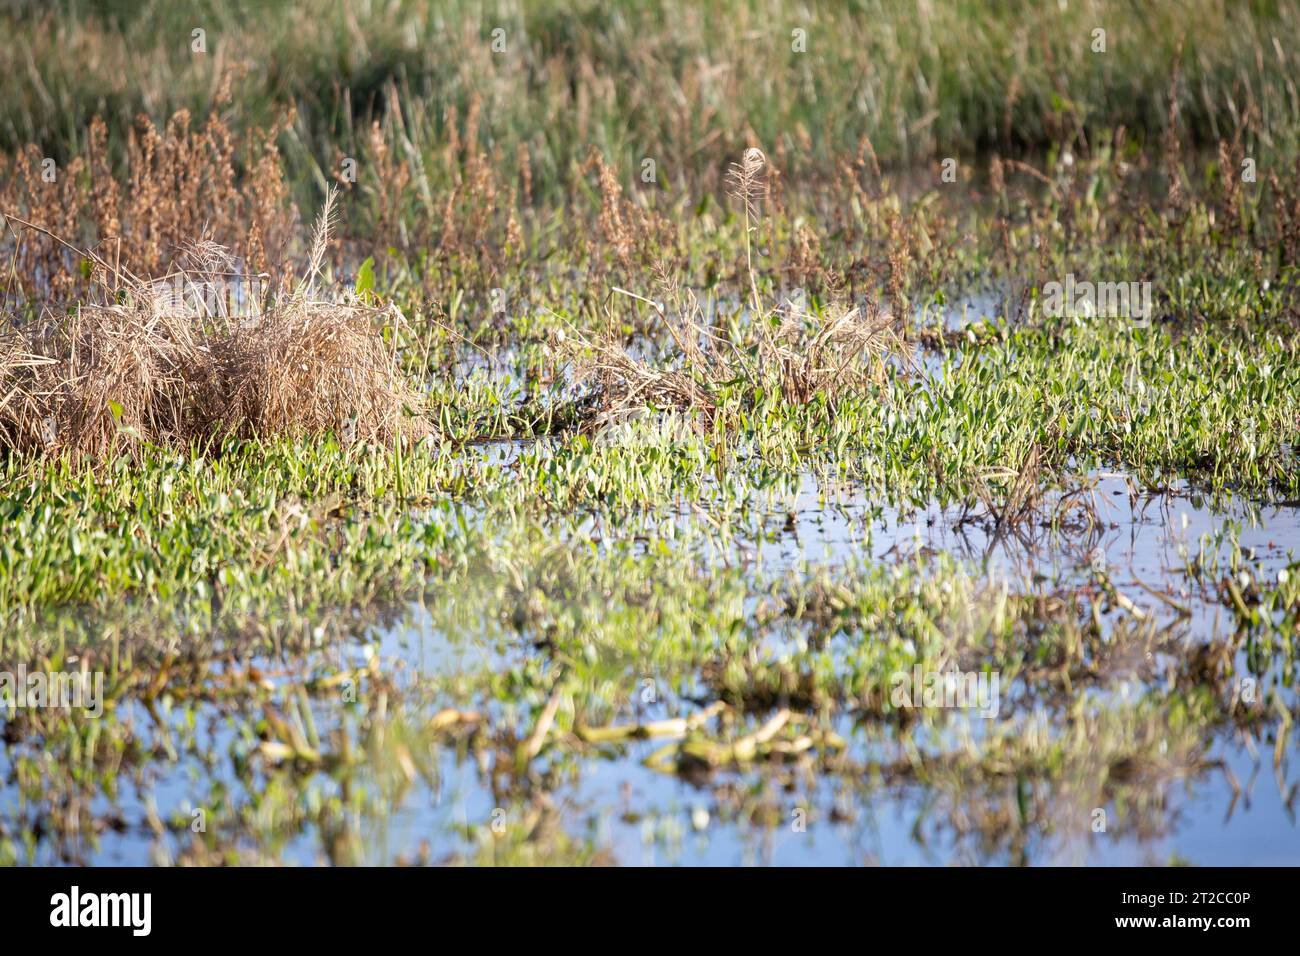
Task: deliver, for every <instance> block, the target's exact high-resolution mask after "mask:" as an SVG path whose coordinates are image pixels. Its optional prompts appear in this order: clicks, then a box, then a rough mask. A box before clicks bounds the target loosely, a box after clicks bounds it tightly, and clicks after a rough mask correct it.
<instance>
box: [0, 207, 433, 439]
mask: <svg viewBox="0 0 1300 956" xmlns="http://www.w3.org/2000/svg"><path fill="white" fill-rule="evenodd" d="M334 199H335V197H334V193H332V192H331V193H330V195H329V196H328V197H327V199H326V203H325V207H324V209H323V211H322V212H321V215H320V217H319V219H318V220H317V223H316V228H315V231H314V235H313V240H312V246H311V257H310V261H309V264H308V267H307V271H306V274H305V275H304V277H303V278H302V279H301V280H300V281H299V282H297V284H296V285H294V286H293V287H292V288H290V289H288V290H279V291H276V292H274V293H272V294H265V295H264V294H262V292H261V291H260V287H259V284H258V281H257V280H258V277H256V276H249V275H245V274H241V273H240V272H238V271H237V270H236V269H235V268H234V263H233V262H232V261H231V259H230V257H229V255H228V254H227V253H226V252H225V250H224V249H223V247H221V246H219V245H217V244H216V243H214V242H211V241H209V240H200V241H198V242H194V243H190V244H189V246H188V249H187V252H186V255H185V256H184V264H183V265H182V266H181V267H180V268H179V269H177V270H176V271H174V272H172V273H170V274H168V275H167V276H165V277H163V278H162V279H154V280H142V279H140V278H138V277H136V276H135V275H133V274H132V273H130V272H128V271H126V270H123V269H121V268H120V267H116V266H113V265H110V264H109V263H108V262H107V261H105V260H104V259H102V258H100V257H99V256H98V255H97V254H95V253H94V252H80V251H79V250H78V253H79V254H80V255H82V256H84V258H85V260H86V261H87V262H90V263H92V268H93V272H94V279H95V282H94V287H95V289H96V290H97V293H98V294H97V295H96V296H95V297H94V298H93V299H91V300H88V301H85V302H83V303H81V304H80V305H78V307H77V308H76V309H75V311H73V312H72V313H71V314H70V315H67V316H56V315H54V314H52V313H50V312H49V311H46V312H45V313H43V315H42V317H41V319H40V320H39V321H34V322H29V323H27V324H25V325H22V324H20V321H19V319H18V317H17V316H13V315H10V316H6V317H5V318H4V330H3V331H2V332H0V454H4V455H11V456H12V455H18V456H24V457H37V458H49V457H56V456H66V457H67V458H68V459H70V460H73V461H87V460H88V461H91V462H94V463H102V462H106V461H108V460H110V459H112V458H114V457H115V456H117V455H120V454H124V453H125V454H128V455H132V456H135V455H138V454H139V452H141V451H142V450H143V449H144V448H145V447H147V446H150V445H162V446H171V447H179V448H195V447H211V446H213V445H217V444H219V443H220V442H222V441H224V440H225V439H227V438H232V437H233V438H247V439H260V438H271V437H290V438H293V437H298V436H302V435H307V434H318V433H324V432H334V433H335V434H336V435H338V436H340V438H341V439H343V440H345V441H348V442H352V441H359V442H366V443H376V444H391V443H393V442H394V441H397V440H399V439H401V438H404V437H405V438H413V437H418V436H419V435H420V434H421V433H423V432H424V431H425V426H423V425H422V424H421V423H420V421H419V420H418V419H417V418H415V417H413V416H412V414H411V413H412V411H413V410H417V409H418V393H417V392H416V390H415V389H414V388H413V386H412V384H411V382H410V381H409V379H408V378H407V377H406V374H405V373H404V372H403V371H402V369H401V367H400V364H399V361H398V356H397V354H396V343H397V340H398V335H397V334H396V332H397V330H398V328H399V326H400V324H401V322H402V316H401V313H400V312H399V311H398V310H397V309H396V308H394V307H391V306H390V307H388V308H381V307H378V306H376V305H373V304H371V303H370V302H369V301H368V300H363V299H360V298H358V297H357V296H356V295H354V294H353V293H351V292H348V293H345V294H341V295H331V296H325V295H323V294H321V293H320V291H319V289H318V285H319V280H320V277H321V273H322V268H323V265H324V257H325V252H326V249H327V247H328V245H329V237H330V230H331V227H332V211H333V207H334ZM12 221H13V222H14V224H15V226H17V227H19V228H23V227H27V226H28V225H29V224H27V223H25V222H23V221H21V220H16V219H14V220H12ZM32 228H39V227H32ZM59 241H62V240H59ZM69 248H70V247H69ZM384 327H388V328H389V330H390V334H389V335H388V336H386V337H385V335H384V334H383V329H384Z"/></svg>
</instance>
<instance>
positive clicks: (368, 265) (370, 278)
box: [357, 256, 375, 297]
mask: <svg viewBox="0 0 1300 956" xmlns="http://www.w3.org/2000/svg"><path fill="white" fill-rule="evenodd" d="M374 291H375V258H374V256H369V257H367V258H366V261H365V262H363V263H361V268H360V269H358V270H357V295H359V296H363V297H365V296H370V295H373V294H374Z"/></svg>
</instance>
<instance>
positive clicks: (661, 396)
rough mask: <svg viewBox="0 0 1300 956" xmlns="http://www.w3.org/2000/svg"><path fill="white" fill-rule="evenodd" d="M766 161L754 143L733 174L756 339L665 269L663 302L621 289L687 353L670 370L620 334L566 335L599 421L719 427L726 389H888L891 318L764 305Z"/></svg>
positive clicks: (804, 397) (799, 400) (802, 400)
mask: <svg viewBox="0 0 1300 956" xmlns="http://www.w3.org/2000/svg"><path fill="white" fill-rule="evenodd" d="M766 165H767V158H766V156H765V155H764V154H763V151H762V150H760V149H758V148H757V147H751V148H749V149H747V150H746V151H745V153H744V156H743V157H742V159H741V162H740V163H736V164H733V165H732V167H731V170H730V172H729V174H728V183H729V187H730V194H731V196H732V198H733V199H734V200H735V201H736V202H737V203H738V204H739V206H740V207H741V210H742V213H743V216H744V229H745V251H746V268H747V271H748V278H749V289H750V300H749V302H748V303H747V312H748V318H749V322H748V334H747V335H740V336H737V335H735V334H734V330H733V329H729V328H724V327H722V326H721V325H720V323H719V322H718V321H717V317H716V315H715V316H713V317H712V318H711V317H710V316H709V315H706V309H705V308H704V307H703V306H702V305H701V303H700V301H699V297H698V296H697V295H696V294H695V292H694V291H693V290H691V289H688V288H686V289H684V288H683V287H682V286H681V284H680V283H679V282H677V281H676V279H675V278H674V277H673V276H672V275H671V274H670V273H669V271H668V269H667V268H666V267H664V266H660V267H659V268H658V269H657V273H658V281H659V284H660V288H661V291H662V293H663V300H662V301H656V300H654V299H650V298H647V297H645V296H642V295H638V294H636V293H633V292H628V291H627V290H625V289H619V288H615V289H614V291H615V292H617V293H619V294H621V295H624V296H627V297H629V298H631V299H635V300H638V301H640V302H642V303H644V304H646V305H648V306H650V308H651V309H652V310H653V311H654V312H655V313H656V314H657V315H658V317H659V318H660V319H661V320H662V322H663V326H664V328H665V329H666V330H667V332H668V334H669V335H670V336H671V337H672V340H673V343H674V345H675V346H676V351H677V355H676V356H675V357H674V358H673V359H672V360H670V361H669V363H668V364H667V365H655V364H652V363H650V362H647V361H643V360H641V359H638V358H634V357H633V356H631V355H629V354H628V351H627V349H626V348H625V347H624V344H623V343H622V342H620V341H618V340H617V339H616V338H615V337H614V336H613V334H612V333H611V334H606V335H605V336H602V337H599V338H596V339H592V338H588V337H585V336H583V335H581V334H576V333H575V334H574V335H573V336H572V337H571V338H568V339H566V341H565V346H566V348H567V351H568V353H569V356H570V357H571V358H572V360H573V362H574V369H575V373H576V376H577V378H578V380H579V381H586V382H588V383H590V384H592V385H593V386H594V392H595V394H596V396H597V397H598V399H599V402H598V405H596V406H593V408H594V409H595V413H596V414H595V417H594V419H593V423H594V424H596V425H600V424H604V423H607V422H610V421H613V420H617V419H619V418H622V417H624V416H626V415H628V414H630V413H632V412H633V411H635V410H636V409H639V408H642V407H644V406H647V405H649V406H653V407H656V408H659V409H665V410H666V409H672V410H676V411H680V412H687V411H690V412H696V413H699V414H701V415H702V417H703V419H704V421H705V422H706V423H709V424H711V423H712V421H713V419H714V416H715V415H716V413H717V411H718V405H719V393H720V391H721V390H722V389H723V387H725V386H726V385H727V384H729V383H737V382H744V383H746V384H748V385H749V386H751V394H756V393H758V392H759V391H760V390H764V391H772V390H779V392H780V394H781V395H782V397H783V398H784V399H785V400H786V401H788V402H791V403H795V404H807V403H809V402H811V401H813V400H814V399H815V398H817V397H818V396H821V397H823V398H825V399H827V400H829V401H834V400H835V399H836V398H837V397H839V396H840V395H842V394H845V393H848V392H854V391H862V390H864V389H866V388H869V387H871V386H873V385H877V386H883V385H884V384H885V383H886V380H887V368H888V359H889V357H890V356H891V355H895V354H898V353H900V352H901V351H903V350H904V343H903V341H902V340H901V338H900V337H899V336H898V335H897V334H896V332H895V330H894V321H893V319H892V317H891V316H890V315H889V314H888V313H887V312H884V311H881V310H879V309H878V308H872V309H871V310H870V311H869V312H868V311H867V310H864V309H861V308H848V307H845V306H843V305H840V304H835V303H833V304H831V305H830V306H829V307H827V308H825V309H821V310H813V309H805V308H803V306H802V304H793V303H786V305H785V306H783V307H777V308H772V309H768V308H767V307H766V306H765V305H764V303H763V299H762V295H761V294H760V291H759V283H758V276H757V273H756V271H755V266H754V258H753V246H752V243H751V241H750V234H751V233H752V232H754V231H755V230H756V229H757V222H758V219H759V215H760V212H759V203H760V199H761V197H762V194H763V174H764V171H765V169H766Z"/></svg>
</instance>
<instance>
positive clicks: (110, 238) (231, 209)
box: [0, 85, 297, 307]
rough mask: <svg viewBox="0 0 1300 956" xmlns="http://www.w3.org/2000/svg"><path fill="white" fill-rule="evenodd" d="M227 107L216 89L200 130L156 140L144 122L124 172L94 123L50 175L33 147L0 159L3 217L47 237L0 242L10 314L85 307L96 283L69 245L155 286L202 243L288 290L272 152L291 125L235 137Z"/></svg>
mask: <svg viewBox="0 0 1300 956" xmlns="http://www.w3.org/2000/svg"><path fill="white" fill-rule="evenodd" d="M228 96H229V88H228V86H224V85H223V87H222V91H221V92H220V93H219V94H218V96H217V99H216V101H215V103H214V108H213V110H212V113H211V114H210V115H209V116H208V118H207V120H206V121H205V122H204V123H203V125H202V126H201V127H199V128H195V127H194V125H193V123H192V120H191V117H190V114H189V112H188V111H186V110H179V111H177V112H176V113H175V114H174V115H173V116H172V117H171V119H170V120H169V121H168V122H167V123H166V125H165V126H164V127H163V128H162V129H161V130H160V129H158V128H157V127H155V126H154V124H153V123H152V122H150V121H149V119H148V118H147V117H143V116H142V117H140V118H139V120H138V121H137V123H136V126H135V128H134V129H133V130H131V131H130V135H129V138H128V139H127V142H126V147H125V150H124V153H125V158H124V164H125V165H124V166H123V167H122V168H120V169H115V168H114V163H113V162H112V161H111V159H110V156H109V152H110V151H109V142H108V135H109V134H108V130H107V127H106V126H105V124H104V123H103V122H102V121H100V120H99V119H95V120H94V121H93V122H92V123H91V124H90V127H89V129H88V130H87V132H86V137H85V147H84V149H83V150H82V151H81V152H80V154H78V155H75V156H72V157H71V158H69V159H68V160H67V161H66V162H59V163H54V165H50V163H52V162H53V160H48V161H47V157H46V156H45V154H44V152H43V151H42V150H41V149H40V148H38V147H37V146H36V145H34V144H29V145H28V146H27V147H26V148H24V149H22V150H20V151H18V153H17V154H16V155H15V156H13V157H12V158H11V157H8V156H4V155H0V209H4V210H6V211H8V212H9V213H10V214H12V215H14V216H17V217H21V218H22V219H23V220H25V221H28V222H32V223H38V224H40V225H41V226H42V227H43V231H34V230H25V231H21V232H20V231H10V230H7V229H6V230H3V231H0V249H3V251H4V254H5V259H6V262H5V273H6V274H5V277H4V286H3V289H0V300H3V302H4V304H5V306H6V307H14V306H17V305H20V304H22V303H31V302H54V303H61V304H63V303H69V302H73V301H77V300H79V299H83V298H84V297H85V296H86V295H88V293H89V285H90V282H91V278H92V277H88V276H87V275H85V274H84V272H83V271H82V270H81V268H80V267H81V262H80V259H79V258H77V257H73V256H70V255H69V253H70V252H71V251H72V248H70V246H69V243H71V244H73V246H74V247H75V248H76V249H81V248H87V249H90V250H92V251H95V252H97V253H98V254H99V256H100V257H102V258H103V260H104V262H105V263H107V264H111V265H112V266H113V267H114V269H116V270H127V271H131V272H134V273H135V274H137V275H150V276H156V275H161V274H163V273H165V272H167V271H169V270H171V269H173V268H175V267H176V265H177V262H178V260H179V259H181V258H182V257H183V256H184V254H185V252H186V250H187V249H188V248H189V245H190V240H191V239H192V238H193V237H194V236H199V235H206V236H209V237H210V238H212V239H213V240H215V241H216V242H219V243H220V244H221V245H222V246H224V247H225V248H226V249H228V250H230V252H231V255H232V257H233V258H234V259H236V260H238V261H239V262H241V263H243V264H244V268H245V269H247V271H250V272H254V273H266V274H268V276H269V277H270V278H272V279H273V280H275V281H277V282H279V281H284V282H287V281H288V280H289V278H290V274H289V268H288V263H289V260H290V252H291V250H290V248H289V245H290V241H291V239H292V238H293V236H294V235H295V233H296V231H297V210H296V209H295V208H294V207H293V205H292V203H290V202H289V198H288V194H289V187H288V183H287V182H286V180H285V176H284V170H283V163H282V159H281V156H280V152H279V149H278V147H277V145H276V141H277V139H278V137H279V136H280V134H281V133H282V132H283V130H284V128H285V127H286V126H287V125H288V123H289V122H290V121H291V119H292V117H291V116H285V117H282V118H281V121H280V122H279V123H277V124H275V125H274V126H272V127H271V128H269V129H264V130H252V131H250V132H248V133H246V134H240V135H236V134H235V133H232V131H231V130H230V128H229V127H228V126H227V125H226V123H225V122H224V121H223V119H222V118H221V111H222V108H223V107H224V106H225V105H226V103H227V99H228ZM241 168H242V169H243V170H244V172H243V174H242V175H241V174H240V172H239V170H240V169H241ZM56 237H58V238H56ZM62 240H66V242H65V241H62Z"/></svg>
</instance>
